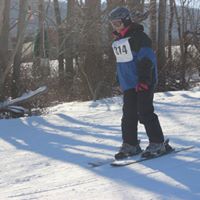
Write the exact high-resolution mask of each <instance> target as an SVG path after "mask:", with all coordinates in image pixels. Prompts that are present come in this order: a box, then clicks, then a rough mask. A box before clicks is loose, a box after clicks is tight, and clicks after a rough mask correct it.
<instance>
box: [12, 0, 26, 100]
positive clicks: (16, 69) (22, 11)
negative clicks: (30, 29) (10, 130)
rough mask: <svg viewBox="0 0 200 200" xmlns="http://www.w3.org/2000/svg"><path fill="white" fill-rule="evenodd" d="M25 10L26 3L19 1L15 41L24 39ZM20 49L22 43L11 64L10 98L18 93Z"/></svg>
mask: <svg viewBox="0 0 200 200" xmlns="http://www.w3.org/2000/svg"><path fill="white" fill-rule="evenodd" d="M27 10H28V1H27V0H20V1H19V16H18V24H17V27H18V28H17V40H19V38H20V37H23V38H24V35H25V32H24V31H23V30H24V29H25V27H26V19H27ZM22 47H23V42H21V43H20V45H19V46H18V51H17V52H16V54H15V57H14V63H13V76H12V96H13V97H17V96H18V95H19V93H20V88H21V84H20V65H21V59H22Z"/></svg>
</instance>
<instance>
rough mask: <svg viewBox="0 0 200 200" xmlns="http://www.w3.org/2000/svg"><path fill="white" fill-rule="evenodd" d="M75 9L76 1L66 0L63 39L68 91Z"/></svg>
mask: <svg viewBox="0 0 200 200" xmlns="http://www.w3.org/2000/svg"><path fill="white" fill-rule="evenodd" d="M75 9H76V1H75V0H68V4H67V21H66V40H65V62H66V63H65V66H66V69H65V73H66V76H65V84H66V90H67V91H69V90H70V88H71V86H72V84H73V76H74V69H73V59H74V57H75V55H74V54H75V52H74V51H75V47H74V46H75V44H74V43H75V40H76V35H77V33H75V31H74V30H75V27H76V24H75Z"/></svg>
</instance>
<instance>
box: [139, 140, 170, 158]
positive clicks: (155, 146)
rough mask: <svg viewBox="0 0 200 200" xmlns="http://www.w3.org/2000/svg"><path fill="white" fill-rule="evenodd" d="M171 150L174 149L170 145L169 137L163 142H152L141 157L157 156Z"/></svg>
mask: <svg viewBox="0 0 200 200" xmlns="http://www.w3.org/2000/svg"><path fill="white" fill-rule="evenodd" d="M169 151H172V147H171V146H170V145H169V139H167V140H166V141H165V142H161V143H154V142H150V143H149V145H148V146H147V148H146V149H145V150H144V151H143V152H142V154H141V157H143V158H148V157H156V156H160V155H162V154H165V153H167V152H169Z"/></svg>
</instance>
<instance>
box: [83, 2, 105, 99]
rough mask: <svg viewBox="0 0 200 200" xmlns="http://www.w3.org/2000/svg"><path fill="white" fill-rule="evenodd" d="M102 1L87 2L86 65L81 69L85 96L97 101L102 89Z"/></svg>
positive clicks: (85, 31) (85, 29)
mask: <svg viewBox="0 0 200 200" xmlns="http://www.w3.org/2000/svg"><path fill="white" fill-rule="evenodd" d="M100 8H101V1H100V0H86V1H85V20H86V24H85V28H84V35H85V38H83V39H84V42H83V46H84V52H85V55H84V60H85V61H84V65H83V66H82V68H81V71H82V73H83V77H84V78H85V79H84V80H85V86H87V87H85V96H86V97H89V98H92V99H94V100H95V99H97V98H99V97H100V96H102V95H101V94H100V89H101V87H102V83H103V82H102V81H103V80H102V77H103V66H102V38H101V21H100V16H101V15H100V14H101V9H100Z"/></svg>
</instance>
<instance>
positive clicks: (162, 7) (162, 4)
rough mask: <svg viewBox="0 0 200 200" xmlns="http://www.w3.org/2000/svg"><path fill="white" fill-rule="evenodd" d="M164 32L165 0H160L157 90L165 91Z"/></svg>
mask: <svg viewBox="0 0 200 200" xmlns="http://www.w3.org/2000/svg"><path fill="white" fill-rule="evenodd" d="M165 32H166V0H160V1H159V11H158V47H157V49H158V51H157V57H158V74H159V83H158V89H159V90H165V84H166V77H165V73H166V69H165V68H166V67H165V66H166V63H165V62H166V56H165Z"/></svg>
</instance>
